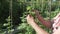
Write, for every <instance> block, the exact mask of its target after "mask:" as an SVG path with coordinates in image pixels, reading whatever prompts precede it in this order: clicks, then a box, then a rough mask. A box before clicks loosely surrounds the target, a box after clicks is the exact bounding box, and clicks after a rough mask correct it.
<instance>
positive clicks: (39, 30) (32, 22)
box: [27, 15, 49, 34]
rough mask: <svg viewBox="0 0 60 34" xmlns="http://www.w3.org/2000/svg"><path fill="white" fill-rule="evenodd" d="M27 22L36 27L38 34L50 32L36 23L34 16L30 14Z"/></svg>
mask: <svg viewBox="0 0 60 34" xmlns="http://www.w3.org/2000/svg"><path fill="white" fill-rule="evenodd" d="M27 22H28V24H29V25H31V26H32V27H33V28H34V30H35V31H36V33H37V34H49V33H47V32H46V31H45V30H43V29H42V28H41V27H39V26H38V25H37V24H36V23H35V21H34V19H33V17H32V16H30V15H28V16H27Z"/></svg>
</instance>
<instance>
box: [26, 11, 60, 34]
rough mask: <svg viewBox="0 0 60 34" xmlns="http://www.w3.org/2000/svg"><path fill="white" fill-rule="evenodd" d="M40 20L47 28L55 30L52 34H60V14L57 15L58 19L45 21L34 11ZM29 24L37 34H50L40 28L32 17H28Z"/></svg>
mask: <svg viewBox="0 0 60 34" xmlns="http://www.w3.org/2000/svg"><path fill="white" fill-rule="evenodd" d="M34 12H35V14H36V16H37V18H38V20H39V21H40V22H41V23H42V24H43V25H44V26H46V27H47V28H50V29H53V33H52V34H60V13H59V14H57V16H56V17H54V18H53V19H52V20H51V21H46V20H44V19H43V17H42V16H41V15H40V14H39V12H38V10H34ZM26 18H27V22H28V24H29V25H31V26H32V27H33V28H34V30H35V31H36V33H37V34H49V33H48V32H46V31H45V30H44V29H42V28H41V27H39V26H38V25H37V24H36V22H35V21H34V18H33V17H32V16H31V15H28V16H27V17H26Z"/></svg>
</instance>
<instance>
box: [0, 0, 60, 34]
mask: <svg viewBox="0 0 60 34" xmlns="http://www.w3.org/2000/svg"><path fill="white" fill-rule="evenodd" d="M12 1H13V2H12V23H11V15H10V12H9V11H10V0H0V34H11V33H12V34H36V32H35V31H34V29H33V28H32V27H31V26H30V25H28V24H27V22H26V16H27V15H28V14H30V15H32V16H33V17H34V19H35V21H36V22H37V24H38V25H39V26H40V27H42V28H43V29H45V30H46V31H47V32H49V33H51V30H50V29H47V28H46V27H45V26H43V25H42V24H41V22H39V20H38V19H37V18H36V15H35V13H34V12H33V11H32V10H34V9H37V10H39V12H40V14H41V16H42V17H43V18H44V19H45V20H49V19H52V18H53V17H55V16H56V15H57V14H58V13H59V11H60V1H52V3H51V5H50V3H49V2H51V1H48V0H12ZM42 1H43V2H42ZM50 7H51V8H50Z"/></svg>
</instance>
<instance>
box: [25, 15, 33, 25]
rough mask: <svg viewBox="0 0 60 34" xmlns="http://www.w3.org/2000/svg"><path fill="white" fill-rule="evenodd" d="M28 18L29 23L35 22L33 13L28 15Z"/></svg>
mask: <svg viewBox="0 0 60 34" xmlns="http://www.w3.org/2000/svg"><path fill="white" fill-rule="evenodd" d="M26 19H27V22H28V24H30V25H32V24H33V23H34V19H33V17H32V16H31V15H28V16H27V17H26Z"/></svg>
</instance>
